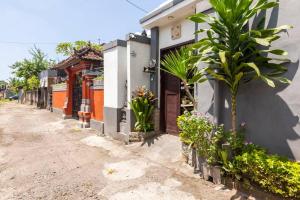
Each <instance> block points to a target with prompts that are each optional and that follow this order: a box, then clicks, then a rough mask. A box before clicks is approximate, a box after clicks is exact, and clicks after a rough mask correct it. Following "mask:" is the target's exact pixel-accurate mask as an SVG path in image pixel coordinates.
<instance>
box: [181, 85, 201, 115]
mask: <svg viewBox="0 0 300 200" xmlns="http://www.w3.org/2000/svg"><path fill="white" fill-rule="evenodd" d="M183 87H184V90H185V92H186V94H187V96H188V98H189V99H190V100H191V101H192V103H193V106H194V110H195V111H197V108H198V105H197V102H196V100H195V98H194V97H193V95H192V94H191V92H190V89H189V86H188V84H187V83H186V82H185V81H183Z"/></svg>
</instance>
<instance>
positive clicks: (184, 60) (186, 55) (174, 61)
mask: <svg viewBox="0 0 300 200" xmlns="http://www.w3.org/2000/svg"><path fill="white" fill-rule="evenodd" d="M192 56H193V55H192V52H191V51H190V49H188V48H187V47H183V48H181V49H180V50H175V51H174V52H171V53H169V54H168V55H166V56H165V57H164V59H163V60H162V61H161V64H162V65H163V67H164V68H163V69H162V70H164V71H165V72H167V73H169V74H171V75H173V76H175V77H177V78H179V79H180V80H181V81H182V82H183V86H184V90H185V92H186V95H187V96H188V98H189V99H190V100H191V102H192V103H193V106H194V109H195V110H197V101H196V99H195V98H194V96H193V95H192V93H191V92H190V89H189V85H192V84H195V83H201V82H204V81H206V78H205V77H204V74H203V71H201V70H199V69H198V67H197V66H196V65H195V64H194V63H191V62H189V60H190V58H191V57H192Z"/></svg>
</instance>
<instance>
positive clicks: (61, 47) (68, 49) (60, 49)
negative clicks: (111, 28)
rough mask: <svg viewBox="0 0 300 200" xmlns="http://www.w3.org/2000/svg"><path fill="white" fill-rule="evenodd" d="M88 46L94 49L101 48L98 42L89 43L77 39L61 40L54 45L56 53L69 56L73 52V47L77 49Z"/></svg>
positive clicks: (99, 49)
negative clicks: (73, 40)
mask: <svg viewBox="0 0 300 200" xmlns="http://www.w3.org/2000/svg"><path fill="white" fill-rule="evenodd" d="M88 46H90V47H91V48H92V49H94V50H96V51H101V50H102V45H100V44H98V43H91V42H88V41H84V40H78V41H75V42H61V43H59V44H58V45H57V47H56V53H58V54H62V55H63V56H71V55H73V54H74V49H75V50H79V49H82V48H84V47H88Z"/></svg>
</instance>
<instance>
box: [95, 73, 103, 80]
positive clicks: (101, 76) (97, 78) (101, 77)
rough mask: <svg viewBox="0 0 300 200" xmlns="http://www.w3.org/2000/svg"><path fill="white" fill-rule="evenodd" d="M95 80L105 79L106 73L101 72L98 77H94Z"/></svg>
mask: <svg viewBox="0 0 300 200" xmlns="http://www.w3.org/2000/svg"><path fill="white" fill-rule="evenodd" d="M94 80H98V81H103V80H104V75H103V74H101V75H99V76H97V77H96V78H94Z"/></svg>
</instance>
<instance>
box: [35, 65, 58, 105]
mask: <svg viewBox="0 0 300 200" xmlns="http://www.w3.org/2000/svg"><path fill="white" fill-rule="evenodd" d="M55 77H57V71H56V70H51V69H47V70H44V71H42V72H41V73H40V74H39V79H40V87H39V89H38V107H39V108H47V109H50V106H51V104H50V102H51V98H52V85H53V84H54V82H55Z"/></svg>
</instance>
